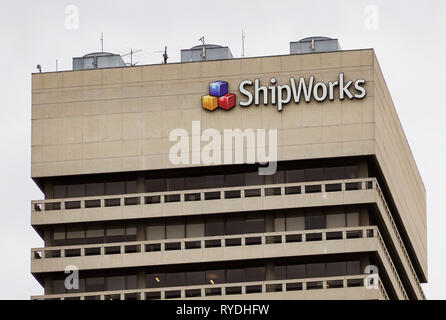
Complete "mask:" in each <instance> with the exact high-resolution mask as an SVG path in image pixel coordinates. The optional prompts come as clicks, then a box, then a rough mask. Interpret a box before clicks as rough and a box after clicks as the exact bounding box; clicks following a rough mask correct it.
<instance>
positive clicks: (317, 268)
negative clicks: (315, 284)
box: [306, 263, 325, 278]
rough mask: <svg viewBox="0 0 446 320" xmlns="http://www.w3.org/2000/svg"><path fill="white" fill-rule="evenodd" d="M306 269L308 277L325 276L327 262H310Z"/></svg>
mask: <svg viewBox="0 0 446 320" xmlns="http://www.w3.org/2000/svg"><path fill="white" fill-rule="evenodd" d="M306 269H307V270H306V271H307V274H306V277H307V278H319V277H325V263H308V264H307V265H306Z"/></svg>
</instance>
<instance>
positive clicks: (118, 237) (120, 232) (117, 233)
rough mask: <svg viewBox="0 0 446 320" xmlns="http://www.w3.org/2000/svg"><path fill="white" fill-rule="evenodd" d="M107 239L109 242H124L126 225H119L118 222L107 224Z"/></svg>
mask: <svg viewBox="0 0 446 320" xmlns="http://www.w3.org/2000/svg"><path fill="white" fill-rule="evenodd" d="M105 241H106V242H107V243H112V242H124V241H125V227H124V226H123V225H118V224H116V225H109V226H107V230H106V237H105Z"/></svg>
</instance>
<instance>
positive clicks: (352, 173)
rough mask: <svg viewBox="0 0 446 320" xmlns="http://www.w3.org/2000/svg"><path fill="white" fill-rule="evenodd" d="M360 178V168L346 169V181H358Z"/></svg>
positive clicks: (349, 167) (351, 167) (348, 167)
mask: <svg viewBox="0 0 446 320" xmlns="http://www.w3.org/2000/svg"><path fill="white" fill-rule="evenodd" d="M358 177H359V166H347V167H345V179H356V178H358Z"/></svg>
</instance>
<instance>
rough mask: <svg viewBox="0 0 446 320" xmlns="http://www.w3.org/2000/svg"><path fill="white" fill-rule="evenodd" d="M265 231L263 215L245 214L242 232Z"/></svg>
mask: <svg viewBox="0 0 446 320" xmlns="http://www.w3.org/2000/svg"><path fill="white" fill-rule="evenodd" d="M264 231H265V219H264V217H263V215H261V216H260V215H257V214H256V215H247V216H246V221H245V232H244V233H261V232H264Z"/></svg>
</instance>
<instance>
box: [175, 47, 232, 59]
mask: <svg viewBox="0 0 446 320" xmlns="http://www.w3.org/2000/svg"><path fill="white" fill-rule="evenodd" d="M224 59H232V53H231V50H229V48H228V47H222V46H219V45H216V44H205V45H202V44H201V45H198V46H195V47H192V48H190V49H183V50H181V62H190V61H213V60H224Z"/></svg>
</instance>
